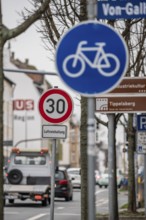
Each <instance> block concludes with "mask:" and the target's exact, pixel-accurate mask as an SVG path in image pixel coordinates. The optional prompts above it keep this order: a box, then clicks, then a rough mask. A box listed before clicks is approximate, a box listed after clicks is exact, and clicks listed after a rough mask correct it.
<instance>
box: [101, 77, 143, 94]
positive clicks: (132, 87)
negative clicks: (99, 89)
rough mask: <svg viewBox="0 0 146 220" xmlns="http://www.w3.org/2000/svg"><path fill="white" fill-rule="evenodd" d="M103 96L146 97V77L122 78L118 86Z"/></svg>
mask: <svg viewBox="0 0 146 220" xmlns="http://www.w3.org/2000/svg"><path fill="white" fill-rule="evenodd" d="M104 95H105V96H107V95H108V96H115V95H117V96H119V95H120V96H130V95H131V96H133V95H136V96H139V95H141V96H144V95H146V77H124V78H123V79H122V81H121V82H120V84H119V85H118V86H117V87H116V88H115V89H114V90H112V91H110V92H109V93H107V94H104Z"/></svg>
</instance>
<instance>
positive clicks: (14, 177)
mask: <svg viewBox="0 0 146 220" xmlns="http://www.w3.org/2000/svg"><path fill="white" fill-rule="evenodd" d="M22 178H23V175H22V172H21V171H20V170H18V169H14V170H11V171H10V172H9V173H8V180H9V182H10V183H11V184H19V183H20V182H21V180H22Z"/></svg>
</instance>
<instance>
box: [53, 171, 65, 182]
mask: <svg viewBox="0 0 146 220" xmlns="http://www.w3.org/2000/svg"><path fill="white" fill-rule="evenodd" d="M55 179H57V180H63V179H64V173H63V172H61V171H57V172H56V173H55Z"/></svg>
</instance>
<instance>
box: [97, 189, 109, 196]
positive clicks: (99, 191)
mask: <svg viewBox="0 0 146 220" xmlns="http://www.w3.org/2000/svg"><path fill="white" fill-rule="evenodd" d="M105 191H107V190H106V189H102V190H98V191H96V192H95V195H96V194H98V193H102V192H105Z"/></svg>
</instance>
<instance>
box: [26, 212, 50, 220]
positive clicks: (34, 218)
mask: <svg viewBox="0 0 146 220" xmlns="http://www.w3.org/2000/svg"><path fill="white" fill-rule="evenodd" d="M45 215H47V213H42V214H39V215H36V216H34V217H31V218H27V219H26V220H36V219H39V218H41V217H43V216H45Z"/></svg>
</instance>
